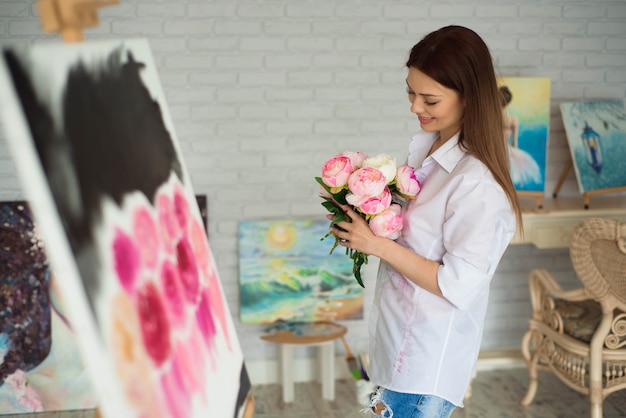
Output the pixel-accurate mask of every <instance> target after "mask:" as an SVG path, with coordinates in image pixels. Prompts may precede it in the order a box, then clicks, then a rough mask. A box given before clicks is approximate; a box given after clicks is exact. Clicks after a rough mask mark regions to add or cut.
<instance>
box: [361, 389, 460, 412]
mask: <svg viewBox="0 0 626 418" xmlns="http://www.w3.org/2000/svg"><path fill="white" fill-rule="evenodd" d="M369 408H370V410H371V411H372V414H373V416H375V417H379V418H381V417H382V418H392V417H395V418H449V417H450V415H452V411H454V408H455V406H454V404H453V403H451V402H448V401H447V400H445V399H443V398H440V397H437V396H433V395H419V394H413V393H400V392H394V391H392V390H389V389H385V388H381V387H378V388H377V389H376V391H375V392H374V393H372V394H371V395H370V403H369Z"/></svg>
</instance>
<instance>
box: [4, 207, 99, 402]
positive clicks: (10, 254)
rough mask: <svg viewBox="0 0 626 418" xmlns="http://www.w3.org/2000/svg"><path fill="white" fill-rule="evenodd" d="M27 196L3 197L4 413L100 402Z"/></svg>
mask: <svg viewBox="0 0 626 418" xmlns="http://www.w3.org/2000/svg"><path fill="white" fill-rule="evenodd" d="M58 280H59V279H58V278H56V277H55V275H54V274H52V271H51V269H50V267H49V263H48V259H47V257H46V254H45V248H44V244H43V241H42V240H41V237H39V236H38V235H37V228H36V226H35V222H34V220H33V216H32V213H31V212H30V209H29V207H28V204H27V203H26V202H25V201H7V202H0V319H1V320H0V405H2V408H0V414H17V413H26V412H43V411H61V410H75V409H93V408H95V407H96V401H95V397H94V394H93V391H92V389H91V384H90V382H89V379H88V376H87V372H86V370H85V367H84V364H83V362H82V359H81V355H80V353H79V350H78V346H77V343H76V337H75V335H74V331H73V329H72V324H71V323H70V322H69V320H68V319H67V315H66V313H65V309H64V303H62V300H61V297H60V294H59V292H58V290H57V286H58V283H57V281H58Z"/></svg>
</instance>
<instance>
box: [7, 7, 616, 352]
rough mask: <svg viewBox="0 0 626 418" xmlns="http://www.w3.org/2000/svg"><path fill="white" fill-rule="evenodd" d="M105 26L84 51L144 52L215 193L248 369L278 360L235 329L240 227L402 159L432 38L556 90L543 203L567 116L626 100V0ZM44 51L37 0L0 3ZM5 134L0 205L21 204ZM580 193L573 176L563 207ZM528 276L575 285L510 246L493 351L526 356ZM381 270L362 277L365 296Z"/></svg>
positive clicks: (264, 14)
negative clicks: (411, 76) (463, 44)
mask: <svg viewBox="0 0 626 418" xmlns="http://www.w3.org/2000/svg"><path fill="white" fill-rule="evenodd" d="M99 15H100V18H101V22H100V25H99V26H98V27H97V28H95V29H89V30H86V31H85V34H86V37H87V39H88V40H94V39H102V38H131V37H146V38H148V39H149V41H150V44H151V46H152V48H153V52H154V55H155V59H156V62H157V64H158V66H159V73H160V76H161V82H162V84H163V88H164V89H165V92H166V95H167V99H168V103H169V106H170V111H171V114H172V117H173V119H174V125H175V127H176V132H177V135H178V137H179V139H180V141H181V149H182V152H183V154H184V159H185V161H186V164H187V168H188V169H189V171H190V173H191V177H192V181H193V185H194V188H195V191H196V192H197V193H199V194H206V195H208V204H209V210H208V212H209V234H210V241H211V246H212V248H213V251H214V253H215V255H216V259H217V262H218V267H219V271H220V275H221V278H222V282H223V284H224V289H225V292H226V296H227V299H228V303H229V305H230V308H231V311H232V314H233V317H234V318H235V322H236V324H237V330H238V332H239V336H240V339H241V341H242V344H243V348H244V353H245V356H246V358H247V359H248V360H250V361H254V360H260V359H263V358H266V357H267V358H274V357H275V356H276V352H275V348H274V347H271V346H268V345H266V344H261V343H260V342H259V338H258V337H259V335H260V333H261V332H262V329H263V327H260V326H251V325H241V324H239V323H238V320H237V312H238V311H237V307H238V287H237V286H238V283H237V274H238V272H237V223H238V222H239V221H241V220H244V219H254V218H265V217H290V216H293V217H302V216H315V217H322V216H323V215H324V211H323V208H321V206H320V204H319V203H320V201H319V198H318V197H317V185H316V183H315V182H314V181H313V177H314V176H316V175H318V173H319V169H320V167H321V164H322V163H323V162H324V161H325V160H326V159H327V158H329V157H330V156H331V155H332V154H334V153H336V152H339V151H342V150H345V149H361V150H363V151H365V152H369V153H378V152H383V151H385V152H388V153H390V154H392V155H394V156H396V157H398V158H399V159H404V156H405V152H406V146H407V142H408V139H409V137H410V135H411V133H413V132H414V131H415V130H416V129H417V128H418V125H417V121H416V120H415V117H414V116H413V115H411V114H410V112H409V106H408V103H407V102H406V97H405V92H404V89H405V87H404V78H405V68H404V61H405V59H406V57H407V53H408V50H409V49H410V47H411V46H412V45H413V44H414V43H415V42H417V41H418V40H419V39H420V38H421V37H422V36H423V35H424V34H425V33H427V32H429V31H431V30H434V29H437V28H439V27H441V26H443V25H447V24H452V23H455V24H462V25H467V26H469V27H472V28H473V29H475V30H476V31H477V32H478V33H480V34H481V35H482V36H483V37H484V39H485V40H486V41H487V43H488V44H489V46H490V48H491V49H492V52H493V55H494V57H495V60H496V63H497V66H498V71H499V73H500V74H501V75H504V76H544V77H550V78H551V80H552V106H551V126H550V143H549V165H548V173H547V177H548V180H547V185H546V195H547V196H548V198H549V197H550V196H551V194H552V190H553V189H554V185H555V183H556V180H557V179H558V176H559V174H560V172H561V169H562V167H563V164H565V162H566V161H567V158H568V154H567V153H568V150H567V145H566V140H565V136H564V131H563V125H562V122H561V119H560V115H559V110H558V105H559V103H560V102H562V101H569V100H581V99H598V98H604V99H610V98H624V97H625V92H626V89H625V83H626V2H624V1H623V0H614V1H610V0H597V1H594V2H592V3H589V2H588V1H586V0H543V1H536V2H532V4H530V3H528V4H527V3H519V2H510V1H496V0H477V1H473V2H468V1H464V0H458V1H453V0H447V1H431V0H422V1H419V2H418V1H415V0H412V1H409V0H394V1H384V0H376V1H373V0H343V1H341V2H335V1H329V0H309V1H307V0H301V1H298V2H294V1H288V0H272V1H265V2H253V1H250V0H222V1H209V0H204V1H200V0H177V1H159V2H154V1H148V0H122V2H121V4H119V5H115V6H109V7H106V8H104V9H102V10H101V11H100V13H99ZM50 39H54V40H57V39H58V38H57V37H56V36H51V35H45V34H43V33H42V32H41V27H40V24H39V21H38V17H37V12H36V1H35V0H14V1H7V0H2V1H0V42H1V43H2V44H3V45H8V44H31V43H35V42H41V41H44V40H46V41H48V40H50ZM2 135H3V133H0V199H2V200H9V199H16V198H21V197H22V192H21V189H20V185H19V181H18V179H17V178H16V177H15V174H14V171H15V166H14V164H13V162H12V161H11V160H10V158H9V155H8V150H7V147H6V144H5V140H4V137H3V136H2ZM577 194H578V188H577V185H576V180H575V177H574V175H573V173H572V172H570V174H569V176H568V178H567V180H566V182H565V184H564V186H563V187H562V189H561V192H560V195H561V196H572V195H577ZM532 267H546V268H550V269H551V270H553V271H554V272H555V274H557V276H558V277H559V278H560V279H562V280H564V281H567V279H568V277H570V276H571V274H572V271H571V268H570V267H569V260H568V255H567V251H566V250H550V251H545V250H541V251H540V250H537V249H536V248H534V247H533V246H530V245H522V246H514V247H511V248H510V249H509V250H508V252H507V254H506V255H505V258H504V260H503V262H502V265H501V266H500V268H499V270H498V272H497V274H496V277H495V278H494V285H493V297H492V303H491V306H490V310H489V318H488V320H487V326H486V330H485V339H484V344H483V346H484V348H485V349H496V348H509V347H518V346H519V342H520V339H521V336H522V333H523V331H524V329H525V327H526V321H527V317H528V315H529V309H530V303H529V300H528V291H527V275H528V271H529V269H530V268H532ZM375 268H376V263H375V262H374V263H372V264H371V265H370V266H368V267H367V269H366V271H365V274H366V276H367V277H368V278H369V279H370V281H369V282H367V280H366V282H367V283H368V288H367V298H370V297H371V290H372V288H373V284H372V281H371V279H372V277H371V276H373V274H374V270H375ZM348 325H349V326H350V333H349V335H348V336H349V340H350V341H351V342H352V343H353V345H354V346H355V347H356V349H358V350H360V349H363V348H365V343H366V341H367V336H366V324H365V322H364V321H357V322H350V323H348ZM303 353H304V354H303V355H305V356H310V355H311V354H312V353H310V352H308V351H304V352H303ZM300 355H302V353H301V354H300Z"/></svg>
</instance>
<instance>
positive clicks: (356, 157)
mask: <svg viewBox="0 0 626 418" xmlns="http://www.w3.org/2000/svg"><path fill="white" fill-rule="evenodd" d="M340 155H341V156H343V157H348V158H349V159H350V162H351V163H352V167H353V168H354V169H355V170H356V169H357V168H361V165H362V164H363V161H365V160H366V159H367V155H365V154H364V153H362V152H361V151H345V152H342V153H341V154H340Z"/></svg>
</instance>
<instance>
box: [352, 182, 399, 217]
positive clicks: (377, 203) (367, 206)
mask: <svg viewBox="0 0 626 418" xmlns="http://www.w3.org/2000/svg"><path fill="white" fill-rule="evenodd" d="M349 197H350V195H348V196H346V199H347V200H348V203H350V199H349ZM389 205H391V193H390V192H389V188H387V187H385V188H384V189H383V192H382V193H381V194H379V195H378V196H375V197H369V198H367V199H365V200H364V201H361V202H359V205H355V206H357V208H358V209H359V210H360V211H361V212H363V213H364V214H366V215H377V214H379V213H381V212H382V211H384V210H385V209H387V208H388V207H389Z"/></svg>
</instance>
